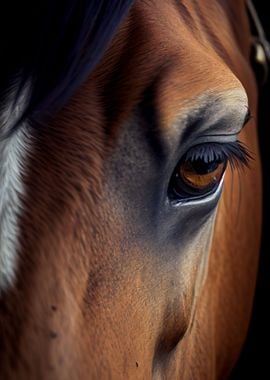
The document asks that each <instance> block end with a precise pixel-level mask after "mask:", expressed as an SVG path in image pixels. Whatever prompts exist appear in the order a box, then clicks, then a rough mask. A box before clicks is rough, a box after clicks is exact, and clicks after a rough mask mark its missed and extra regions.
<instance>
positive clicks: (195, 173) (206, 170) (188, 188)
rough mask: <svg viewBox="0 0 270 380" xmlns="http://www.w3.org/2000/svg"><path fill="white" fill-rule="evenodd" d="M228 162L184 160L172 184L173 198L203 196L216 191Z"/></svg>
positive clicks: (179, 165)
mask: <svg viewBox="0 0 270 380" xmlns="http://www.w3.org/2000/svg"><path fill="white" fill-rule="evenodd" d="M226 165H227V161H226V160H225V161H222V160H214V161H212V162H205V161H204V160H203V159H197V160H186V161H185V160H183V161H180V163H179V164H178V166H177V168H176V171H175V173H174V176H173V181H172V183H171V187H172V191H173V196H174V197H177V198H178V197H180V198H181V197H183V198H187V197H188V196H203V195H205V194H207V193H210V192H212V191H214V190H215V189H216V188H217V187H218V185H219V183H220V181H221V179H222V176H223V173H224V171H225V169H226Z"/></svg>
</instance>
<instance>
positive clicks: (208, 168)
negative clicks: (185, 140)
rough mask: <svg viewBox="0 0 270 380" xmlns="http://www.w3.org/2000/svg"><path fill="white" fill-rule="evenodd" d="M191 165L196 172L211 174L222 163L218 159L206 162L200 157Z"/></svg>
mask: <svg viewBox="0 0 270 380" xmlns="http://www.w3.org/2000/svg"><path fill="white" fill-rule="evenodd" d="M191 165H192V167H193V169H194V171H195V172H196V174H199V175H204V174H209V173H211V172H213V171H214V170H216V169H217V168H218V166H219V165H220V162H218V161H212V162H205V161H203V160H201V159H198V160H196V161H193V162H191Z"/></svg>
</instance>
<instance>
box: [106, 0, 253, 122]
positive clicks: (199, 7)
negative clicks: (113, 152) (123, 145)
mask: <svg viewBox="0 0 270 380" xmlns="http://www.w3.org/2000/svg"><path fill="white" fill-rule="evenodd" d="M230 3H231V2H230V1H228V2H221V1H220V2H219V1H215V2H211V3H207V5H206V3H205V2H204V1H197V2H194V1H171V0H155V1H137V2H135V4H134V6H133V8H132V9H131V12H130V14H129V16H128V18H127V19H126V21H125V22H124V23H123V24H122V26H121V27H120V29H119V31H118V33H117V35H116V36H115V38H114V40H113V42H112V45H111V48H110V49H109V51H108V52H107V54H106V56H105V57H104V60H103V61H102V63H101V65H100V71H101V72H102V71H103V73H105V74H104V75H105V76H106V75H108V73H110V72H111V73H112V76H114V75H115V72H116V73H117V75H116V76H117V79H118V80H117V81H114V83H115V82H117V85H115V87H114V92H118V98H119V99H121V105H117V106H115V109H120V108H121V107H122V108H125V109H126V110H127V112H126V114H124V113H123V116H124V117H125V116H126V117H127V115H128V111H130V110H131V109H132V108H133V107H134V105H136V102H138V100H139V99H140V98H141V94H142V92H143V91H144V89H146V88H148V87H149V86H151V84H152V83H155V84H157V86H156V89H155V90H156V95H157V96H156V101H157V104H156V106H157V107H156V108H157V109H159V115H160V119H162V121H164V124H165V125H166V124H167V125H170V124H172V122H173V120H174V118H175V117H176V116H177V114H179V112H181V111H182V110H184V109H185V108H190V107H191V106H192V104H191V103H192V102H194V106H196V104H195V103H196V102H198V101H200V99H203V98H205V97H204V96H203V95H204V94H206V93H207V94H209V93H211V94H212V95H213V96H215V94H216V95H217V96H219V97H220V94H224V96H223V97H222V98H223V100H224V101H225V102H224V103H225V106H226V103H231V100H233V98H234V93H235V94H236V95H235V98H236V99H238V100H239V101H240V102H241V103H242V104H244V103H247V100H246V93H245V90H244V88H243V85H242V83H243V82H245V80H246V77H248V75H250V72H249V69H247V70H246V68H245V67H243V66H247V65H246V62H244V57H243V52H241V50H240V47H239V46H238V44H237V39H236V37H235V28H234V26H232V23H233V24H234V23H235V20H234V17H232V16H231V9H230V5H231V4H230ZM238 3H239V4H240V1H239V2H237V4H238ZM239 4H238V5H239ZM243 8H244V7H243ZM242 16H243V17H242ZM230 18H233V21H232V20H230ZM242 19H243V20H242ZM238 21H239V24H240V25H241V26H242V23H243V25H244V24H245V21H246V20H245V13H243V12H242V13H241V12H239V20H238ZM221 24H222V28H220V25H221ZM245 38H247V37H245ZM243 43H244V42H243ZM247 54H248V53H247ZM104 75H102V76H101V78H102V79H104ZM99 77H100V76H99ZM238 78H239V79H240V80H241V81H240V80H239V79H238ZM241 82H242V83H241ZM110 83H113V81H110ZM110 90H111V88H110ZM109 93H110V92H109V91H108V94H109ZM111 101H112V100H111V98H110V102H111ZM119 102H120V101H119Z"/></svg>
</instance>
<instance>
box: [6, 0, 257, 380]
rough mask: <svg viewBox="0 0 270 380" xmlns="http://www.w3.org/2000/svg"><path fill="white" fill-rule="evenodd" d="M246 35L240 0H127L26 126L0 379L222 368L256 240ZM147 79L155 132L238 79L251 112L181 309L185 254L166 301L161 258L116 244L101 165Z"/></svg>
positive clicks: (230, 357) (119, 218) (217, 374)
mask: <svg viewBox="0 0 270 380" xmlns="http://www.w3.org/2000/svg"><path fill="white" fill-rule="evenodd" d="M249 35H250V32H249V27H248V20H247V15H246V10H245V5H244V1H240V0H239V1H230V2H228V1H223V0H220V1H213V2H205V1H196V2H195V1H192V0H186V1H181V2H180V1H179V2H178V1H172V0H155V1H140V0H137V1H136V2H135V4H134V6H133V8H132V10H131V12H130V14H129V16H128V17H127V19H126V20H125V22H124V23H123V25H122V26H121V27H120V29H119V31H118V33H117V35H116V36H115V38H114V40H113V42H112V44H111V46H110V48H109V49H108V51H107V53H106V55H105V56H104V58H103V60H102V62H101V63H100V64H99V66H98V68H97V69H96V70H95V72H94V73H93V74H92V75H91V76H90V78H89V79H88V81H87V82H86V83H85V84H84V85H83V86H82V87H81V88H80V89H79V90H78V91H77V93H76V95H75V96H74V97H73V98H72V99H70V102H69V104H68V105H67V106H66V107H65V109H63V110H62V111H61V112H60V113H59V114H58V115H57V117H55V119H54V121H53V122H52V123H50V124H49V125H47V126H46V127H45V128H44V127H40V128H39V129H37V132H36V133H35V135H34V140H33V149H34V150H33V151H32V152H31V159H30V166H29V168H28V172H27V174H26V175H25V178H24V180H25V183H26V185H27V198H26V199H25V201H24V215H23V216H22V220H21V224H20V228H21V231H22V234H21V243H22V245H21V247H22V248H21V251H20V266H19V270H18V274H17V283H16V286H15V287H14V288H13V289H11V290H9V291H8V292H7V293H6V294H5V295H4V297H3V299H2V301H1V309H0V311H1V314H0V322H1V354H0V378H1V379H5V380H8V379H20V380H22V379H27V380H31V379H39V380H42V379H51V380H56V379H58V380H59V379H61V380H64V379H70V380H71V379H74V380H75V379H80V380H84V379H109V378H112V379H117V380H119V379H150V378H154V379H161V378H164V379H187V380H189V379H207V380H209V379H221V378H226V376H227V375H228V373H229V371H230V369H231V368H232V366H233V365H234V363H235V361H236V359H237V356H238V354H239V351H240V349H241V346H242V344H243V340H244V338H245V334H246V331H247V327H248V322H249V316H250V311H251V305H252V298H253V292H254V286H255V278H256V269H257V261H258V250H259V239H260V222H261V219H260V218H261V214H260V204H261V185H260V181H261V180H260V165H259V156H258V148H257V137H256V102H257V94H256V86H255V83H254V78H253V74H252V72H251V69H250V67H249V64H248V60H249V49H250V40H249ZM157 77H159V78H160V80H159V87H158V90H157V94H158V95H157V100H156V107H157V108H158V110H159V117H160V122H161V125H162V128H163V129H164V131H167V132H168V133H170V128H171V126H172V125H173V123H174V122H175V119H176V118H177V117H178V116H179V114H181V111H182V109H185V107H186V104H188V103H190V102H192V101H193V100H194V99H196V97H197V96H199V95H200V94H203V93H204V92H206V91H208V90H209V88H210V89H211V92H212V93H215V92H216V93H218V94H219V93H223V92H225V91H226V90H229V89H231V88H238V87H239V86H240V82H239V81H241V83H242V85H243V86H244V88H245V89H246V91H247V93H248V97H249V105H250V109H251V113H252V115H253V116H254V118H253V121H252V122H251V123H250V124H249V125H248V127H246V129H244V130H243V132H242V133H241V139H242V140H243V141H245V142H246V143H247V145H248V147H249V148H250V150H251V151H252V152H253V154H254V156H255V160H254V161H253V162H252V164H251V170H249V171H244V172H240V173H239V175H237V174H234V175H232V174H231V172H228V173H227V175H226V179H225V187H224V192H223V195H222V199H221V201H220V205H219V208H218V213H217V219H216V222H215V230H214V235H213V241H212V248H211V254H210V259H209V261H208V264H207V262H206V264H205V265H208V267H207V268H204V269H205V271H207V276H206V280H205V282H204V283H203V282H202V283H201V285H200V293H199V296H198V299H197V302H196V307H195V309H194V310H193V306H194V305H193V296H194V294H193V285H194V282H195V279H196V276H198V265H197V262H195V261H194V262H193V261H192V258H190V259H188V260H187V262H185V265H184V266H182V272H179V273H177V274H176V277H175V283H176V284H178V282H177V281H178V277H179V278H181V276H183V278H186V277H188V278H189V280H186V281H187V282H186V283H187V284H188V286H187V289H186V291H185V298H183V297H182V298H180V297H179V299H178V298H177V297H178V295H179V294H180V293H178V288H177V286H178V285H177V286H176V287H174V286H173V285H172V284H171V283H170V285H169V282H168V278H169V275H167V273H166V271H165V270H164V267H163V266H162V262H160V264H157V261H156V260H155V259H153V258H152V257H151V256H150V255H148V254H147V252H145V253H144V252H139V249H140V247H139V245H136V244H131V243H129V230H127V225H126V223H125V219H124V217H123V210H121V209H120V208H118V207H117V206H118V205H116V207H114V208H113V207H112V202H111V201H110V199H108V197H107V194H108V188H107V186H109V184H108V183H107V182H106V181H107V179H106V176H104V173H105V172H106V171H105V163H106V162H107V161H108V160H110V159H111V155H112V152H113V150H114V144H115V143H116V142H117V138H118V134H119V131H120V130H121V128H123V126H124V123H125V122H126V120H127V119H128V118H129V117H130V115H131V113H132V111H133V109H134V107H135V106H136V105H137V103H138V102H139V101H140V100H141V97H142V94H143V91H144V90H145V88H146V87H147V86H149V85H150V84H151V82H152V81H153V80H154V79H155V78H157ZM232 186H233V190H232ZM104 189H105V190H104ZM109 190H110V189H109ZM240 190H241V196H240ZM123 236H127V238H126V241H125V242H124V243H123ZM176 263H177V259H175V262H172V268H173V267H174V265H176ZM172 268H171V269H170V272H169V273H175V272H172V271H173V269H172ZM172 281H174V279H173V280H172ZM179 291H180V290H179ZM180 310H181V312H180ZM178 312H179V314H178ZM193 313H195V314H193ZM160 345H163V346H162V347H161V348H160ZM164 347H165V348H166V349H164Z"/></svg>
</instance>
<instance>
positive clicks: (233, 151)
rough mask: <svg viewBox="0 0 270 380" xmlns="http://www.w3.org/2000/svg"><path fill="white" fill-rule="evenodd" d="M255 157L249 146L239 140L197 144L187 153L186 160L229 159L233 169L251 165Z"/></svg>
mask: <svg viewBox="0 0 270 380" xmlns="http://www.w3.org/2000/svg"><path fill="white" fill-rule="evenodd" d="M252 159H253V157H252V154H251V153H250V151H249V150H248V148H247V147H246V146H245V145H244V144H243V143H242V142H240V141H239V140H237V141H233V142H226V143H216V142H213V143H204V144H199V145H195V146H194V147H192V148H191V149H190V150H189V151H188V152H187V153H186V154H185V155H184V161H191V162H194V161H196V160H203V161H204V162H205V163H210V162H212V161H221V162H224V161H227V162H229V164H230V165H231V168H232V169H235V168H241V167H249V164H250V161H251V160H252Z"/></svg>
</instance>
